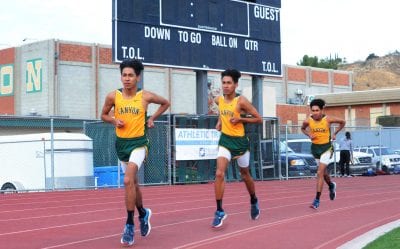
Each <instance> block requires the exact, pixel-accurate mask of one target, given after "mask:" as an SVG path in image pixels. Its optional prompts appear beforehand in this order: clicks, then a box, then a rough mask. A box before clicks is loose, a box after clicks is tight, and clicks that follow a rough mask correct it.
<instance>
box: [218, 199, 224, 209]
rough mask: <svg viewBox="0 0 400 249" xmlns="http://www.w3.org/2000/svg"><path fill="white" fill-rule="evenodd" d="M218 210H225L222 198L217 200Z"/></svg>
mask: <svg viewBox="0 0 400 249" xmlns="http://www.w3.org/2000/svg"><path fill="white" fill-rule="evenodd" d="M217 211H224V210H223V209H222V200H217Z"/></svg>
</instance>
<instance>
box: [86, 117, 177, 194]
mask: <svg viewBox="0 0 400 249" xmlns="http://www.w3.org/2000/svg"><path fill="white" fill-rule="evenodd" d="M169 120H170V117H169V115H166V116H162V117H160V118H159V120H158V121H155V122H154V128H152V129H148V130H147V137H148V139H149V144H150V146H149V152H148V155H147V157H146V160H145V162H144V165H143V166H142V167H141V168H140V170H139V172H138V178H139V182H140V184H142V185H149V184H151V185H156V184H170V178H171V177H170V175H171V168H170V165H171V163H170V157H169V155H170V154H171V153H170V149H171V148H170V143H171V142H170V140H171V139H170V137H171V135H170V132H171V131H170V125H169V123H170V121H169ZM84 125H85V128H84V132H85V134H86V135H87V136H89V137H90V138H92V139H93V164H94V171H95V176H96V181H97V186H98V187H120V186H123V174H122V171H121V168H120V162H119V160H118V157H117V152H116V150H115V139H116V137H115V127H114V126H113V125H111V124H108V123H104V122H102V121H95V122H85V124H84Z"/></svg>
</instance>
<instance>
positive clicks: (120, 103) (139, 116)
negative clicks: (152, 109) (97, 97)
mask: <svg viewBox="0 0 400 249" xmlns="http://www.w3.org/2000/svg"><path fill="white" fill-rule="evenodd" d="M142 97H143V91H139V92H137V93H136V95H135V96H134V97H133V98H130V99H124V97H123V96H122V92H121V91H120V90H116V91H115V106H114V116H115V118H116V119H120V120H123V121H124V123H125V125H124V127H122V128H116V129H115V132H116V134H117V137H120V138H135V137H141V136H143V135H144V134H145V125H146V120H145V119H146V111H145V110H144V108H143V105H142Z"/></svg>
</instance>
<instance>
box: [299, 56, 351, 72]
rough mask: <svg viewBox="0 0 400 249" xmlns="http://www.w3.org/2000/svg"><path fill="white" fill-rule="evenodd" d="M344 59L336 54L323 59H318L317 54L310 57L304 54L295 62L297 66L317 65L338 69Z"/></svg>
mask: <svg viewBox="0 0 400 249" xmlns="http://www.w3.org/2000/svg"><path fill="white" fill-rule="evenodd" d="M344 61H345V59H342V58H340V57H339V56H338V55H337V54H335V57H334V58H332V56H331V55H329V57H326V58H325V59H320V60H319V59H318V57H317V56H313V57H310V56H308V55H304V56H303V59H302V60H300V62H298V63H297V65H299V66H310V67H319V68H328V69H338V66H339V65H340V64H342V63H343V62H344Z"/></svg>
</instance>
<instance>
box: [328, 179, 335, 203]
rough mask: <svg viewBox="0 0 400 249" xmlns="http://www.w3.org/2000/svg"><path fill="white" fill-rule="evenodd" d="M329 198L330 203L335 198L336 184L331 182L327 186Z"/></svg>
mask: <svg viewBox="0 0 400 249" xmlns="http://www.w3.org/2000/svg"><path fill="white" fill-rule="evenodd" d="M329 198H330V199H331V200H332V201H333V200H334V199H335V198H336V182H332V183H331V185H330V186H329Z"/></svg>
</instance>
